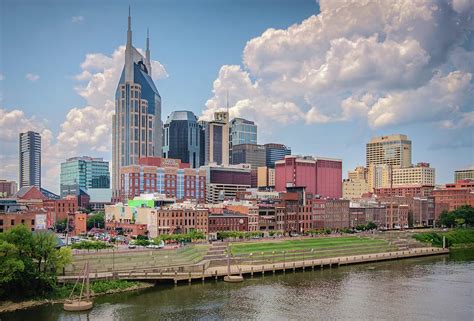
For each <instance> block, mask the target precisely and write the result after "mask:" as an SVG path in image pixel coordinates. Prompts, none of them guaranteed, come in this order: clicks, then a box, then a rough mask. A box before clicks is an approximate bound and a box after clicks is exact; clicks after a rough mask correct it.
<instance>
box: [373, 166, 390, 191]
mask: <svg viewBox="0 0 474 321" xmlns="http://www.w3.org/2000/svg"><path fill="white" fill-rule="evenodd" d="M391 179H392V167H391V166H390V165H386V164H370V165H369V167H368V171H367V183H368V185H369V192H373V191H374V190H375V189H377V188H390V186H391V183H392V181H391Z"/></svg>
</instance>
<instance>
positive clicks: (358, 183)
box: [342, 166, 370, 200]
mask: <svg viewBox="0 0 474 321" xmlns="http://www.w3.org/2000/svg"><path fill="white" fill-rule="evenodd" d="M367 172H368V171H367V169H366V168H365V167H362V166H358V167H356V168H355V169H354V170H352V171H348V173H347V177H348V178H347V179H345V180H344V181H343V182H342V197H343V198H344V199H348V200H352V199H357V198H359V197H361V196H362V194H365V193H367V192H369V191H370V189H369V182H368V180H367V176H368V175H367V174H368V173H367Z"/></svg>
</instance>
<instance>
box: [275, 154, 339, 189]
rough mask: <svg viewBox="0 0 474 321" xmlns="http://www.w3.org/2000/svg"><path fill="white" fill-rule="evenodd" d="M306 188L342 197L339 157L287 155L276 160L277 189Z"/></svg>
mask: <svg viewBox="0 0 474 321" xmlns="http://www.w3.org/2000/svg"><path fill="white" fill-rule="evenodd" d="M288 187H291V188H295V187H299V188H304V189H305V191H306V192H307V193H311V194H314V195H321V196H322V197H330V198H341V197H342V161H341V160H339V159H329V158H313V157H298V156H285V159H284V160H280V161H276V162H275V190H276V191H277V192H285V191H286V190H287V188H288Z"/></svg>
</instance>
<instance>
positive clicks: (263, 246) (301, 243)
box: [231, 237, 387, 254]
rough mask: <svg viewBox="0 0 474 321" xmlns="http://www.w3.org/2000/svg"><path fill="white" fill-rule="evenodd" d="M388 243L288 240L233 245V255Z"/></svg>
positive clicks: (345, 239) (355, 239)
mask: <svg viewBox="0 0 474 321" xmlns="http://www.w3.org/2000/svg"><path fill="white" fill-rule="evenodd" d="M386 244H387V242H385V241H383V240H373V239H369V238H358V237H337V238H335V237H328V238H311V239H302V240H286V241H279V242H278V241H276V242H254V243H241V244H232V246H231V249H232V253H233V254H247V253H257V252H272V251H280V252H281V251H295V250H311V249H315V250H318V249H337V248H341V247H347V246H367V247H370V246H377V245H379V246H382V245H386Z"/></svg>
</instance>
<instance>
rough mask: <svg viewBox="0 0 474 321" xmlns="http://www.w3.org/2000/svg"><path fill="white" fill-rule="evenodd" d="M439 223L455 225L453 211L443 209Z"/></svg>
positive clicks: (449, 225)
mask: <svg viewBox="0 0 474 321" xmlns="http://www.w3.org/2000/svg"><path fill="white" fill-rule="evenodd" d="M439 225H441V226H446V227H454V226H456V214H454V213H453V212H448V211H443V212H442V213H441V215H440V216H439Z"/></svg>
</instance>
